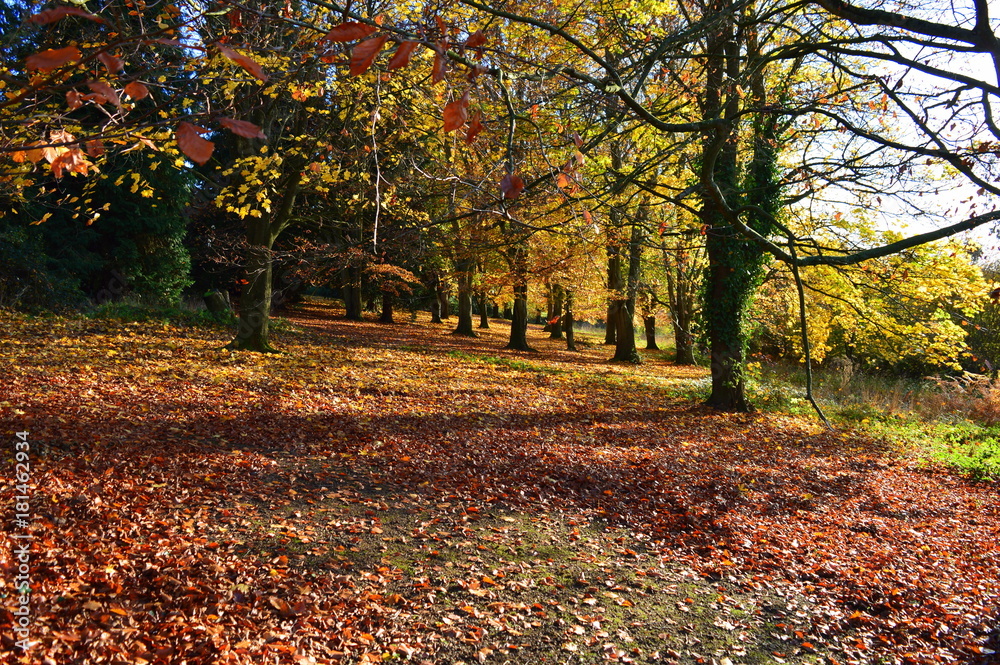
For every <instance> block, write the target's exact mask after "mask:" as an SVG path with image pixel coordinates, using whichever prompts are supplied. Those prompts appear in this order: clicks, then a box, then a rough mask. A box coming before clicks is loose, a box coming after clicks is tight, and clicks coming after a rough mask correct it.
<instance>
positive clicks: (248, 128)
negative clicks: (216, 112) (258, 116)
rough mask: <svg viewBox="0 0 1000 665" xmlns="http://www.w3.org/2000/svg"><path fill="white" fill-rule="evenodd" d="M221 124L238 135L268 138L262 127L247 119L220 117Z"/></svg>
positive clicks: (249, 137)
mask: <svg viewBox="0 0 1000 665" xmlns="http://www.w3.org/2000/svg"><path fill="white" fill-rule="evenodd" d="M219 124H220V125H222V126H223V127H225V128H226V129H228V130H229V131H231V132H232V133H233V134H236V135H237V136H243V137H246V138H248V139H266V138H267V137H266V136H264V132H263V131H261V129H260V127H258V126H257V125H255V124H253V123H252V122H247V121H246V120H235V119H233V118H219Z"/></svg>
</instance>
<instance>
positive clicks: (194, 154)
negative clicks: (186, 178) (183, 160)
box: [174, 122, 215, 164]
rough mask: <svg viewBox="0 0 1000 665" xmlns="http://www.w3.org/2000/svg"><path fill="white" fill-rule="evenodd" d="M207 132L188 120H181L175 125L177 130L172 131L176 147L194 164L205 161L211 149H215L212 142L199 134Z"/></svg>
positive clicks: (210, 153) (210, 154)
mask: <svg viewBox="0 0 1000 665" xmlns="http://www.w3.org/2000/svg"><path fill="white" fill-rule="evenodd" d="M207 132H208V130H207V129H204V128H202V127H196V126H195V125H192V124H191V123H190V122H182V123H180V124H178V125H177V131H176V132H175V133H174V138H176V139H177V147H178V148H180V149H181V152H183V153H184V154H185V155H187V156H188V157H189V158H190V159H191V161H192V162H194V163H195V164H204V163H205V162H207V161H208V160H209V158H210V157H211V156H212V151H213V150H215V144H214V143H212V142H211V141H209V140H208V139H203V138H201V135H202V134H205V133H207Z"/></svg>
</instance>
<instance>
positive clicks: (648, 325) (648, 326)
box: [642, 314, 660, 351]
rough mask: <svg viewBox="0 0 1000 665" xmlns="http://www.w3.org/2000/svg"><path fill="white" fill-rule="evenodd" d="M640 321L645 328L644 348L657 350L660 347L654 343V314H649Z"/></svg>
mask: <svg viewBox="0 0 1000 665" xmlns="http://www.w3.org/2000/svg"><path fill="white" fill-rule="evenodd" d="M642 323H643V327H644V328H645V330H646V348H647V349H649V350H653V351H659V350H660V347H658V346H657V345H656V316H655V315H653V314H650V315H649V316H647V317H645V318H643V320H642Z"/></svg>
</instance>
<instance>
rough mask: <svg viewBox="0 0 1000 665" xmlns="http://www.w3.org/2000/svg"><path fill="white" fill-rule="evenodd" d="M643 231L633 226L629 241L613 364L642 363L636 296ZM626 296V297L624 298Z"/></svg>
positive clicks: (619, 303)
mask: <svg viewBox="0 0 1000 665" xmlns="http://www.w3.org/2000/svg"><path fill="white" fill-rule="evenodd" d="M642 240H643V229H642V227H641V224H640V223H639V222H638V221H637V222H636V223H634V224H633V225H632V234H631V237H630V239H629V264H628V283H627V284H626V285H625V289H624V291H625V293H624V294H621V295H620V296H619V300H617V301H616V302H617V303H618V309H617V311H616V312H615V321H616V326H615V328H616V331H615V336H616V338H617V339H616V340H615V355H614V357H613V358H612V359H611V360H612V361H613V362H626V363H635V364H638V363H640V362H642V359H641V358H640V357H639V351H638V350H637V349H636V348H635V294H636V291H637V289H638V286H639V270H640V262H641V260H642ZM622 296H624V297H622Z"/></svg>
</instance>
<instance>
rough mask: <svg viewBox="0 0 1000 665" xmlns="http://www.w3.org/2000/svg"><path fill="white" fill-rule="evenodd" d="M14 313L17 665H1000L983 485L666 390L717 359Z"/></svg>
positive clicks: (7, 574) (316, 319)
mask: <svg viewBox="0 0 1000 665" xmlns="http://www.w3.org/2000/svg"><path fill="white" fill-rule="evenodd" d="M2 318H3V319H4V325H5V329H7V330H8V331H16V332H14V333H12V334H11V335H10V336H9V337H7V338H5V339H3V340H0V357H3V359H4V363H5V365H7V366H8V367H10V368H11V369H10V371H9V372H8V376H7V377H6V382H5V389H4V392H3V393H2V394H0V416H2V420H3V423H4V428H5V430H6V431H8V432H9V433H11V434H12V433H13V432H15V431H21V430H25V429H26V430H28V431H29V432H30V435H31V440H32V441H33V452H32V464H33V466H32V484H33V489H32V497H31V500H32V512H33V518H32V527H31V529H32V532H33V534H34V536H35V537H36V540H35V541H34V543H33V547H32V551H31V565H32V581H33V587H32V612H33V617H32V621H33V626H32V640H34V641H36V642H37V643H36V644H35V645H34V646H33V648H32V651H31V652H29V656H28V657H27V658H26V657H24V656H21V655H20V654H21V652H20V650H19V649H18V650H15V648H14V644H13V640H12V639H11V635H12V633H11V632H10V631H9V630H4V631H3V636H2V638H0V639H2V642H0V650H2V651H6V652H9V653H12V654H14V656H15V657H14V659H13V660H12V661H11V662H49V661H51V662H73V663H98V662H122V663H180V662H187V663H255V662H272V661H273V662H278V663H365V662H369V663H374V662H395V661H400V662H402V661H412V662H417V663H423V662H431V663H438V662H441V663H445V662H466V663H492V662H496V663H505V662H510V663H538V662H543V661H544V662H560V663H563V662H565V663H598V662H622V663H628V662H636V663H641V662H664V663H672V662H676V663H715V664H716V665H725V664H726V663H730V664H735V663H772V662H778V663H780V662H790V663H869V662H885V663H936V662H967V663H988V662H995V658H996V656H995V650H996V649H997V632H996V624H997V617H998V615H1000V611H998V605H1000V603H998V596H1000V585H998V579H997V578H998V574H997V570H1000V565H998V564H1000V555H998V545H997V542H998V540H1000V538H998V536H1000V529H998V524H1000V520H998V517H1000V500H998V496H997V492H996V485H995V484H987V483H973V482H971V481H968V480H966V479H964V478H961V477H959V476H956V475H953V474H951V473H949V472H947V471H946V470H944V469H941V468H936V467H927V466H923V465H920V464H918V463H917V462H916V461H915V460H913V459H911V458H909V457H907V456H906V455H903V454H900V452H899V451H897V450H894V449H893V448H892V446H890V445H888V444H886V443H885V442H884V441H877V440H872V439H870V438H866V437H865V436H863V435H861V434H859V433H856V432H833V433H830V432H825V431H823V430H821V429H820V428H819V427H817V426H816V424H815V423H813V422H811V421H809V420H807V419H800V418H793V417H776V416H773V415H767V416H766V415H731V414H716V413H713V412H711V411H707V410H704V409H702V408H700V407H698V406H695V405H693V404H692V403H691V402H689V401H684V400H683V399H680V398H678V397H676V396H675V395H676V393H675V392H671V391H670V389H669V386H670V385H672V384H674V383H676V382H683V381H685V380H690V379H691V378H692V377H694V376H697V375H698V373H699V372H700V370H691V369H686V368H678V367H674V366H672V365H670V364H669V363H666V362H664V361H662V360H660V359H658V358H659V357H658V356H653V357H651V358H648V359H647V362H646V364H644V365H643V366H641V367H640V368H638V369H633V368H624V367H619V366H614V365H608V364H607V363H606V362H605V360H606V356H607V355H608V354H607V352H606V350H605V349H604V348H602V347H587V348H585V351H584V352H583V353H580V354H570V353H568V352H565V351H563V350H562V349H561V348H560V347H557V346H556V343H555V342H550V341H549V340H547V339H543V338H542V335H541V333H540V332H538V331H534V330H533V331H532V333H530V334H532V335H533V336H534V339H532V344H533V345H535V346H536V347H538V348H541V349H543V353H541V354H537V355H525V354H516V353H510V352H506V351H501V350H499V349H498V347H499V346H501V343H500V342H501V340H502V338H503V333H504V330H503V329H502V328H501V327H500V326H501V325H502V323H500V322H497V323H498V324H499V325H494V329H493V330H490V331H484V332H485V334H484V335H483V336H481V337H480V338H479V339H475V340H467V339H460V338H456V337H454V336H449V335H446V334H444V333H445V332H447V331H446V330H444V329H443V328H442V327H441V326H434V325H431V324H429V323H427V322H426V321H425V320H423V319H420V320H419V321H418V322H415V323H412V324H408V325H396V326H378V325H376V324H373V323H350V322H346V321H342V320H338V319H335V318H334V317H333V313H332V312H331V310H330V309H329V308H328V307H327V306H325V305H323V304H322V303H311V304H308V305H306V306H304V307H302V308H301V309H300V310H298V311H296V312H293V313H292V314H291V315H290V317H289V318H290V320H291V322H292V324H293V329H292V330H289V331H286V332H285V333H283V334H281V335H279V336H278V337H279V344H280V345H281V347H282V348H283V349H285V350H286V353H284V354H282V355H280V356H277V357H272V356H257V355H254V354H248V353H229V352H225V351H222V350H220V347H221V346H222V345H223V344H224V343H225V342H226V341H227V339H226V334H227V333H226V331H224V330H221V329H220V330H213V329H205V328H182V327H176V326H172V325H169V324H161V323H119V322H113V321H91V320H83V319H31V318H26V317H19V316H17V315H12V314H8V313H5V314H3V315H2ZM11 468H13V467H12V466H11ZM12 483H13V474H12V473H10V474H6V475H5V476H4V477H3V478H2V480H0V486H2V489H3V495H4V496H5V497H8V499H7V500H8V502H9V501H13V498H12V497H13V493H14V488H13V485H12ZM12 528H13V527H12V525H10V524H5V525H4V529H5V530H7V531H11V530H12ZM2 556H3V557H4V558H3V559H0V562H2V564H3V568H4V573H3V579H2V580H0V585H2V586H0V593H2V594H3V595H5V596H7V597H10V596H12V595H14V591H15V590H14V586H13V579H14V574H13V573H12V571H13V570H14V568H13V561H12V559H11V558H10V549H9V548H8V549H7V550H6V551H4V552H3V554H2ZM12 620H13V615H12V614H11V612H10V608H9V607H5V609H3V610H2V612H0V624H8V625H9V624H10V622H11V621H12ZM18 659H20V661H19V660H18ZM46 659H47V660H46Z"/></svg>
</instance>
